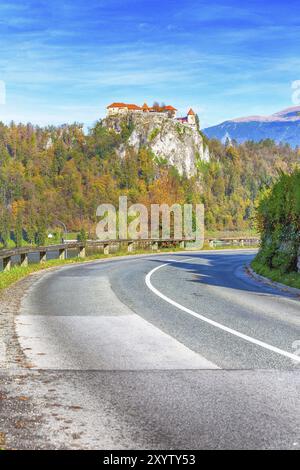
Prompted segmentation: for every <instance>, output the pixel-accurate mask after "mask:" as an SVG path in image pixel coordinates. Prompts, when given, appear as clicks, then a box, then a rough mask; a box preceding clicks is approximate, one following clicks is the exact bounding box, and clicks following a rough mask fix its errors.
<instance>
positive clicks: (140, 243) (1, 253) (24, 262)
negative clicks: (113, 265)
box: [0, 237, 260, 271]
mask: <svg viewBox="0 0 300 470" xmlns="http://www.w3.org/2000/svg"><path fill="white" fill-rule="evenodd" d="M191 241H194V240H191V239H186V238H181V239H151V240H149V239H137V240H105V241H99V240H88V241H86V242H76V241H70V242H66V243H63V244H60V245H48V246H37V247H36V246H24V247H21V248H13V249H6V250H5V249H4V250H0V260H2V263H3V271H8V270H10V269H11V266H12V258H13V257H19V258H20V261H19V262H18V264H19V265H21V266H28V263H29V260H28V256H29V255H30V254H37V255H38V256H39V262H40V263H42V262H44V261H46V259H47V253H49V252H58V258H59V259H62V260H63V259H66V257H67V251H68V250H78V256H79V257H80V258H85V257H86V249H87V248H99V249H102V250H103V253H104V254H106V255H108V254H109V253H110V251H111V249H112V248H113V247H116V245H117V246H119V247H120V246H126V247H127V251H128V252H129V253H131V252H133V251H134V249H135V248H139V247H143V248H144V247H145V246H148V247H150V248H151V250H152V251H156V250H158V249H159V248H160V247H162V246H178V247H181V248H183V249H184V248H185V244H186V242H191ZM259 241H260V240H259V238H255V237H244V238H242V237H237V238H219V239H216V238H207V239H205V242H206V243H208V244H209V245H210V246H211V247H214V246H218V244H225V245H226V244H229V245H234V244H237V245H239V246H253V245H256V244H258V243H259Z"/></svg>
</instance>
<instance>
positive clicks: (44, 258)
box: [40, 251, 47, 263]
mask: <svg viewBox="0 0 300 470" xmlns="http://www.w3.org/2000/svg"><path fill="white" fill-rule="evenodd" d="M46 261H47V252H46V251H40V263H45V262H46Z"/></svg>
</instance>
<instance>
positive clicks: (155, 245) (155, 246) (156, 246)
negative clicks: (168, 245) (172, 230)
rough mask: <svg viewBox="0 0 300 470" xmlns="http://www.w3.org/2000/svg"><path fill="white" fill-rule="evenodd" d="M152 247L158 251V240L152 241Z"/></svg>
mask: <svg viewBox="0 0 300 470" xmlns="http://www.w3.org/2000/svg"><path fill="white" fill-rule="evenodd" d="M151 249H152V251H157V250H158V242H152V243H151Z"/></svg>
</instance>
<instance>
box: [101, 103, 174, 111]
mask: <svg viewBox="0 0 300 470" xmlns="http://www.w3.org/2000/svg"><path fill="white" fill-rule="evenodd" d="M109 108H127V109H135V110H142V109H149V110H151V111H160V112H161V111H177V109H176V108H174V107H173V106H171V105H168V106H163V107H162V108H161V107H160V106H157V107H152V108H149V106H148V105H147V104H146V103H144V104H143V106H142V107H140V106H137V105H136V104H127V103H112V104H110V105H109V106H107V109H109Z"/></svg>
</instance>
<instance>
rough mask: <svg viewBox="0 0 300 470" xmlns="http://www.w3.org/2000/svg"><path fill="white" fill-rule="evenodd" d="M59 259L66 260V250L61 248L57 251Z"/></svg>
mask: <svg viewBox="0 0 300 470" xmlns="http://www.w3.org/2000/svg"><path fill="white" fill-rule="evenodd" d="M59 259H66V249H65V248H61V249H60V250H59Z"/></svg>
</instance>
